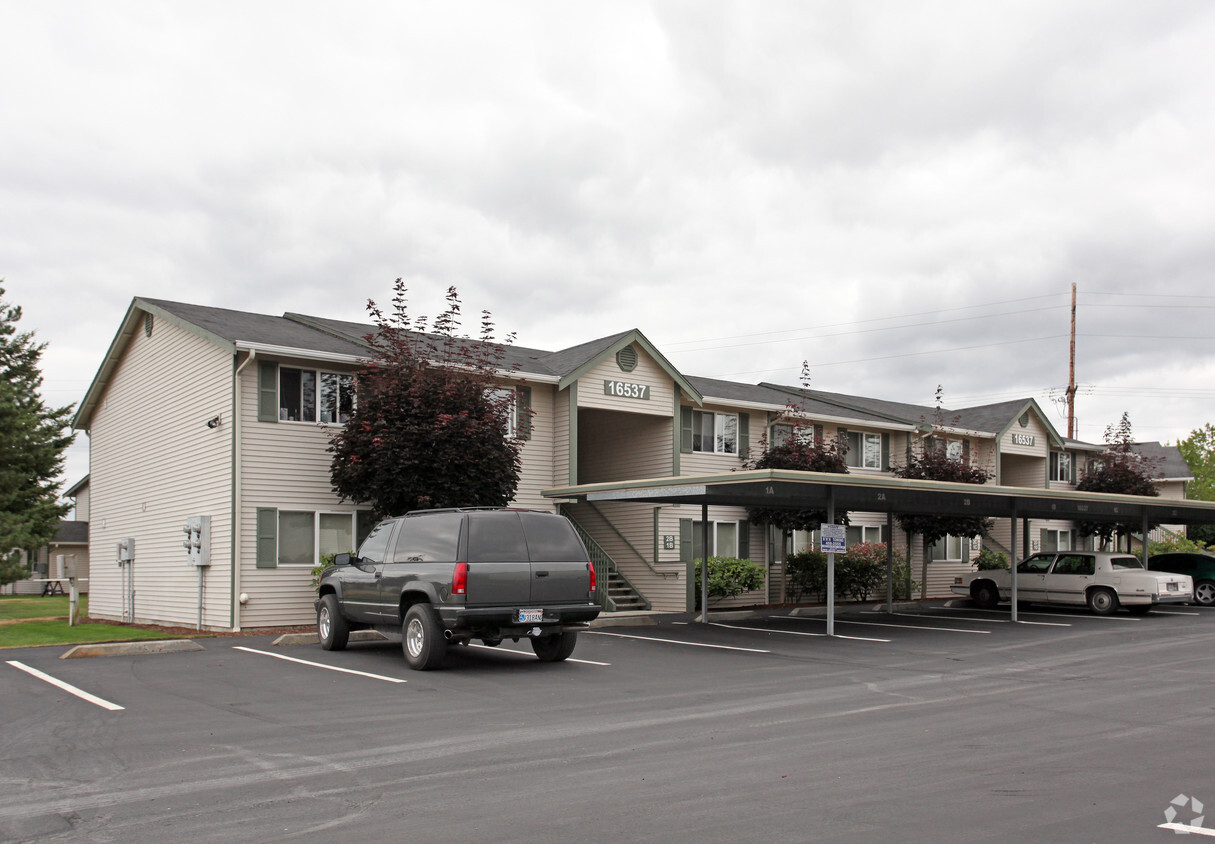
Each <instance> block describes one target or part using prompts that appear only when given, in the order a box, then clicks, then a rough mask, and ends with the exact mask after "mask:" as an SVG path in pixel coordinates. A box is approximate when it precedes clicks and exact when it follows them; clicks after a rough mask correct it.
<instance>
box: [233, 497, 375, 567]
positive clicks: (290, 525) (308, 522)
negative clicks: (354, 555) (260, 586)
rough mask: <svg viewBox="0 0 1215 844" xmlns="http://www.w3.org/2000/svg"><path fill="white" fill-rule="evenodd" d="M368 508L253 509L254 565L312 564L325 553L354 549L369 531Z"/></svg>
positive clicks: (337, 552)
mask: <svg viewBox="0 0 1215 844" xmlns="http://www.w3.org/2000/svg"><path fill="white" fill-rule="evenodd" d="M372 527H374V524H373V523H372V522H371V514H370V512H369V511H366V510H360V511H358V512H355V513H328V512H324V511H317V510H286V509H283V510H278V509H275V508H271V507H259V508H258V510H257V566H258V568H275V567H277V566H315V565H318V564H319V563H320V561H321V558H323V557H325V556H327V555H329V554H340V553H342V552H345V551H354V550H355V548H357V547H358V544H359V543H360V542H362V540H363V539H364V538H365V537H366V536H367V534H368V533H370V532H371V528H372Z"/></svg>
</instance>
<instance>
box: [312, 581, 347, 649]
mask: <svg viewBox="0 0 1215 844" xmlns="http://www.w3.org/2000/svg"><path fill="white" fill-rule="evenodd" d="M316 637H317V638H318V639H320V641H321V647H322V648H324V649H325V650H327V651H340V650H343V649H344V648H345V647H346V643H347V642H348V641H350V625H349V624H347V623H346V619H345V618H343V617H342V611H341V610H340V609H338V601H337V596H335V595H332V594H330V595H326V596H325V597H324V598H321V605H320V606H319V607H318V608H317V610H316Z"/></svg>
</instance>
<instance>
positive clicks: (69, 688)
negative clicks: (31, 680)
mask: <svg viewBox="0 0 1215 844" xmlns="http://www.w3.org/2000/svg"><path fill="white" fill-rule="evenodd" d="M8 664H9V665H11V666H13V668H17V669H19V670H21V671H24V672H25V673H26V674H29V675H31V676H33V677H37V678H38V679H39V680H45V681H46V682H48V683H50V684H51V685H52V686H55V687H56V688H59V689H63V690H64V691H65V692H67V693H68V694H72V695H75V696H76V697H78V698H80V699H81V700H87V701H88V702H89V703H93V704H96V705H97V706H100V707H101V708H102V709H108V710H110V711H111V712H119V711H121V710H123V709H125V708H126V707H123V706H119V705H118V704H116V703H110V702H109V701H108V700H103V699H101V698H99V697H97V696H96V695H91V694H89V693H88V692H86V691H84V690H83V689H78V688H76V687H75V686H73V685H72V684H71V683H65V682H63V681H62V680H58V679H56V678H54V677H52V676H51V675H50V674H43V673H42V672H41V671H39V670H38V669H37V668H30V667H29V666H28V665H26V664H25V663H22V662H17V661H16V660H15V659H11V660H9V662H8Z"/></svg>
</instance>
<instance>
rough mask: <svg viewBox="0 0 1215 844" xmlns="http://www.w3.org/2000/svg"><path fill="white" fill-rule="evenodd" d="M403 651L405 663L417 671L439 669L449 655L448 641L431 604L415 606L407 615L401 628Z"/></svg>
mask: <svg viewBox="0 0 1215 844" xmlns="http://www.w3.org/2000/svg"><path fill="white" fill-rule="evenodd" d="M401 649H402V650H403V651H404V652H405V661H406V662H407V663H409V667H410V668H413V669H414V670H416V671H429V670H430V669H432V668H438V667H439V665H440V664H442V662H443V657H444V656H445V655H446V654H447V640H446V639H444V638H443V629H442V627H440V625H439V621H438V619H437V618H435V614H434V610H432V609H431V608H430V605H429V604H414V605H413V606H412V607H410V608H409V611H408V612H406V613H405V624H404V626H403V627H402V628H401Z"/></svg>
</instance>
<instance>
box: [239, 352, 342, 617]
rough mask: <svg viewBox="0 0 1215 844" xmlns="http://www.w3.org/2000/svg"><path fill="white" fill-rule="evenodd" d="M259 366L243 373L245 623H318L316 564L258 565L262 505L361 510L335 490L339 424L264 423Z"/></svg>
mask: <svg viewBox="0 0 1215 844" xmlns="http://www.w3.org/2000/svg"><path fill="white" fill-rule="evenodd" d="M279 364H280V365H281V366H288V367H299V368H302V369H317V370H319V371H324V372H335V371H336V372H341V371H343V370H341V369H339V368H337V367H331V366H326V365H318V364H317V363H315V362H309V361H299V360H280V361H279ZM257 392H258V367H257V366H256V365H254V366H247V367H245V369H244V371H243V372H242V373H241V376H240V395H241V408H242V416H241V433H242V437H241V439H242V442H241V455H240V459H241V499H242V500H241V538H240V547H239V549H238V555H239V559H240V591H241V592H244V593H246V594H247V595H248V596H249V602H248V603H247V604H246V605H245V606H244V607H242V608H241V612H240V625H241V627H242V628H256V627H280V626H291V625H300V624H311V623H313V622H314V621H315V620H316V611H315V609H314V608H313V606H312V601H313V600H314V599H315V597H316V595H315V593H314V592H313V589H312V567H311V566H307V565H290V566H277V567H275V568H258V567H257V510H258V508H263V507H266V508H275V509H277V510H297V511H299V510H302V511H313V512H321V513H353V512H355V511H356V510H358V509H359V508H358V507H356V506H355V505H354V504H353V503H351V502H349V501H346V502H342V501H341V500H340V499H339V498H338V496H337V494H336V493H334V492H333V491H332V487H331V483H330V477H329V462H330V457H331V455H330V454H329V453H328V452H327V451H326V449H327V448H328V445H329V434H330V432H331V431H337V430H338V428H339V426H337V425H318V424H317V423H315V422H259V421H257V398H258V395H257Z"/></svg>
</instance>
